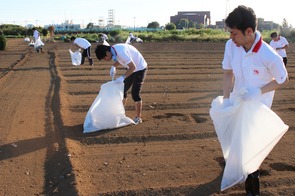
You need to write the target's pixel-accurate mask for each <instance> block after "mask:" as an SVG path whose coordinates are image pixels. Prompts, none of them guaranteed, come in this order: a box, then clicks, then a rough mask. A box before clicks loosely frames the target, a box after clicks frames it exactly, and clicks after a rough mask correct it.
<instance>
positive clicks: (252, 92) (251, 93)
mask: <svg viewBox="0 0 295 196" xmlns="http://www.w3.org/2000/svg"><path fill="white" fill-rule="evenodd" d="M260 95H261V89H260V88H251V89H247V90H246V92H245V93H244V94H242V99H243V100H245V101H249V100H253V99H255V98H257V97H259V96H260Z"/></svg>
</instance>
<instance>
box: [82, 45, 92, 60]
mask: <svg viewBox="0 0 295 196" xmlns="http://www.w3.org/2000/svg"><path fill="white" fill-rule="evenodd" d="M90 49H91V46H90V47H88V48H86V49H84V50H83V52H82V59H81V65H83V64H84V62H85V58H86V57H87V58H88V61H89V64H90V65H92V58H91V56H90Z"/></svg>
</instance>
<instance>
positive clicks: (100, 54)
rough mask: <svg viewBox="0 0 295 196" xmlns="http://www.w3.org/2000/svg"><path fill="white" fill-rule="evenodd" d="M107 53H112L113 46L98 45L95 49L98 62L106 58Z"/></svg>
mask: <svg viewBox="0 0 295 196" xmlns="http://www.w3.org/2000/svg"><path fill="white" fill-rule="evenodd" d="M107 51H109V52H110V51H111V46H107V45H98V46H97V47H96V49H95V54H96V58H97V59H98V60H101V59H103V58H104V57H106V56H107Z"/></svg>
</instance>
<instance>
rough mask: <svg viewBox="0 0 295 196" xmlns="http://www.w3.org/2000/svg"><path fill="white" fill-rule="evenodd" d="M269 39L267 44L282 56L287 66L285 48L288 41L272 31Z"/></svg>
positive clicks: (287, 45)
mask: <svg viewBox="0 0 295 196" xmlns="http://www.w3.org/2000/svg"><path fill="white" fill-rule="evenodd" d="M270 37H271V39H272V40H271V41H270V43H269V45H270V46H271V47H272V48H273V49H274V50H275V51H277V53H278V54H279V55H280V56H281V57H282V58H283V61H284V64H285V66H287V62H288V59H287V52H286V49H287V48H288V47H289V42H288V41H287V39H286V38H285V37H283V36H281V35H278V33H277V32H273V33H271V34H270Z"/></svg>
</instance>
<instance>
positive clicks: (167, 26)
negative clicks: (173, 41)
mask: <svg viewBox="0 0 295 196" xmlns="http://www.w3.org/2000/svg"><path fill="white" fill-rule="evenodd" d="M165 29H166V30H175V29H176V26H175V24H174V23H172V22H170V23H168V24H166V25H165Z"/></svg>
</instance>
